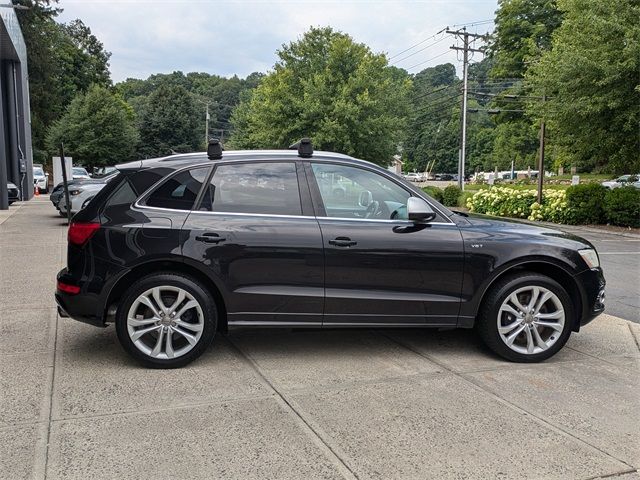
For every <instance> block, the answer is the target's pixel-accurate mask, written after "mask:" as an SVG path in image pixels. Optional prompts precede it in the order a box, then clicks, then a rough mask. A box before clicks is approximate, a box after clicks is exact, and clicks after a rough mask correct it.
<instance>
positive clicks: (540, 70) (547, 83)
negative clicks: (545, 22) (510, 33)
mask: <svg viewBox="0 0 640 480" xmlns="http://www.w3.org/2000/svg"><path fill="white" fill-rule="evenodd" d="M559 7H560V9H561V10H562V11H563V13H564V22H563V24H562V26H561V27H560V28H559V29H558V30H557V31H556V33H555V34H554V38H553V48H552V49H551V50H550V51H548V52H547V53H545V54H544V55H543V56H542V58H541V60H540V61H539V62H538V63H537V64H535V65H534V66H533V67H532V68H531V69H530V70H529V72H528V74H527V80H528V81H529V82H531V83H532V84H533V85H534V87H535V89H536V90H537V91H538V92H544V93H545V94H546V95H548V96H549V97H550V98H549V100H548V101H547V102H546V104H545V106H544V107H545V108H544V109H543V111H544V112H545V115H546V117H547V119H548V123H549V126H550V136H552V138H553V139H554V142H557V143H558V144H559V145H561V146H562V147H564V150H565V151H566V152H568V153H569V155H570V162H571V163H574V164H576V165H578V166H580V167H581V168H582V169H583V170H591V169H593V168H596V169H599V170H604V171H611V172H619V173H630V172H631V173H633V172H635V171H637V170H640V135H638V126H639V125H640V85H639V84H640V82H639V78H640V75H639V72H640V22H638V19H640V3H638V2H630V1H628V0H608V1H606V2H602V1H600V0H559ZM533 107H536V106H533ZM540 110H541V109H540V108H539V105H538V106H537V108H532V111H533V112H534V114H539V113H540Z"/></svg>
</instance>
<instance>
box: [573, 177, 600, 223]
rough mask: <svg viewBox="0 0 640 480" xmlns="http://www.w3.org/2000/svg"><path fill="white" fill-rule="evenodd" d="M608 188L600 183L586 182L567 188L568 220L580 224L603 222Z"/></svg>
mask: <svg viewBox="0 0 640 480" xmlns="http://www.w3.org/2000/svg"><path fill="white" fill-rule="evenodd" d="M606 194H607V189H606V188H605V187H603V186H602V185H600V184H599V183H584V184H580V185H572V186H571V187H569V188H567V213H566V222H567V223H570V224H573V225H579V224H586V223H602V222H603V220H604V199H605V196H606Z"/></svg>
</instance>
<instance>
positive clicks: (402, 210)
mask: <svg viewBox="0 0 640 480" xmlns="http://www.w3.org/2000/svg"><path fill="white" fill-rule="evenodd" d="M212 145H213V144H212ZM305 145H306V147H305ZM214 147H215V145H214ZM214 147H211V149H210V153H209V158H208V156H207V155H206V154H199V153H196V154H184V155H173V156H171V157H167V158H160V159H153V160H145V161H138V162H134V163H128V164H125V165H120V166H119V167H118V169H119V174H118V176H117V177H116V179H114V180H113V181H112V182H110V183H109V184H108V185H107V186H106V187H105V188H103V189H102V190H101V191H100V192H99V193H98V194H97V195H96V196H95V197H94V199H93V200H92V201H91V202H90V203H89V205H88V206H87V207H86V208H85V209H83V210H81V211H80V212H79V213H78V214H76V215H75V217H74V218H73V221H72V224H71V226H70V228H69V246H68V264H67V268H65V269H63V270H62V271H60V273H59V274H58V278H57V290H56V300H57V303H58V306H59V310H60V313H61V315H63V316H71V317H72V318H75V319H76V320H79V321H82V322H87V323H91V324H93V325H97V326H104V325H105V323H110V322H115V325H116V332H117V335H118V337H119V340H120V342H121V343H122V345H123V347H124V349H125V350H126V351H127V352H129V353H130V354H131V355H132V356H133V357H135V358H136V359H137V360H139V361H141V362H142V363H143V364H144V365H146V366H149V367H159V368H170V367H178V366H182V365H185V364H187V363H188V362H190V361H192V360H193V359H195V358H196V357H198V356H199V355H200V354H201V353H202V352H203V351H204V350H205V349H206V348H207V347H208V346H209V345H210V343H211V341H212V339H213V337H214V334H215V333H216V332H217V331H222V332H226V331H227V329H228V328H229V327H239V326H260V327H289V328H293V327H295V328H303V327H309V328H318V327H323V328H336V327H439V328H451V327H459V328H472V327H475V329H476V330H477V332H478V334H479V335H480V336H481V337H482V339H484V341H485V342H486V344H487V345H488V346H489V347H490V348H491V349H493V350H494V351H495V352H497V353H498V354H499V355H501V356H503V357H505V358H507V359H509V360H512V361H519V362H536V361H541V360H544V359H547V358H549V357H550V356H552V355H553V354H555V353H556V352H557V351H558V350H560V348H562V346H563V345H564V344H565V342H566V341H567V339H568V337H569V335H570V334H571V332H572V331H578V330H579V329H580V327H581V326H582V325H584V324H586V323H587V322H589V321H590V320H591V319H592V318H593V317H595V316H596V315H598V314H599V313H600V312H602V311H603V309H604V303H603V302H604V288H605V281H604V278H603V274H602V270H601V268H600V266H599V260H598V255H597V254H596V252H595V250H594V248H593V246H592V245H591V244H590V243H589V242H587V241H586V240H583V239H581V238H579V237H575V236H572V235H569V234H565V233H561V232H559V231H556V230H552V229H549V228H541V227H535V226H530V225H526V224H521V223H517V222H509V221H500V220H496V219H493V218H490V217H483V216H467V215H462V214H456V213H454V212H452V211H450V210H448V209H447V208H445V207H444V206H442V205H441V204H439V203H438V202H436V201H435V200H433V199H432V198H430V197H428V196H427V195H425V194H424V192H422V190H420V189H419V188H415V187H413V186H412V185H411V184H409V183H408V182H405V181H404V180H402V179H400V178H399V177H398V176H397V175H394V174H392V173H391V172H388V171H386V170H384V169H383V168H380V167H378V166H376V165H374V164H371V163H368V162H365V161H361V160H356V159H353V158H350V157H348V156H344V155H340V154H334V153H327V152H315V153H311V151H310V150H309V149H308V148H309V144H303V146H301V147H300V150H299V152H295V151H287V150H284V151H228V152H224V154H222V152H221V151H217V150H216V149H215V148H214ZM323 184H330V185H333V184H339V185H340V186H341V187H343V190H340V194H339V195H336V194H335V189H326V188H322V185H323Z"/></svg>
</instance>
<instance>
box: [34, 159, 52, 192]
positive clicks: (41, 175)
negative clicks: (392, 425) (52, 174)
mask: <svg viewBox="0 0 640 480" xmlns="http://www.w3.org/2000/svg"><path fill="white" fill-rule="evenodd" d="M33 184H34V185H35V186H36V187H37V188H38V190H39V192H40V193H49V174H48V173H45V172H44V169H43V168H42V167H39V166H36V165H34V166H33Z"/></svg>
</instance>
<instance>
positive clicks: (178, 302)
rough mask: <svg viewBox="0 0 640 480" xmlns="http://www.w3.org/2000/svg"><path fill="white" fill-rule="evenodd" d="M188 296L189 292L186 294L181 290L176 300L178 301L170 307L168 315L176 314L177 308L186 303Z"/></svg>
mask: <svg viewBox="0 0 640 480" xmlns="http://www.w3.org/2000/svg"><path fill="white" fill-rule="evenodd" d="M186 296H187V292H185V291H184V290H180V291H179V292H178V297H177V298H176V301H175V302H173V305H171V306H170V307H169V309H168V311H167V313H168V314H172V313H174V312H175V311H176V308H178V307H179V306H180V304H181V303H182V302H183V301H184V299H185V297H186Z"/></svg>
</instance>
